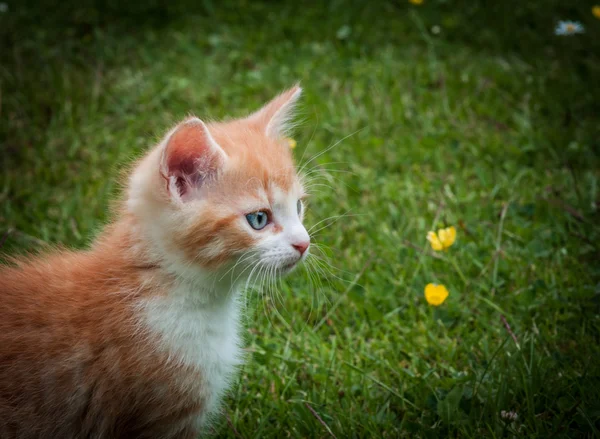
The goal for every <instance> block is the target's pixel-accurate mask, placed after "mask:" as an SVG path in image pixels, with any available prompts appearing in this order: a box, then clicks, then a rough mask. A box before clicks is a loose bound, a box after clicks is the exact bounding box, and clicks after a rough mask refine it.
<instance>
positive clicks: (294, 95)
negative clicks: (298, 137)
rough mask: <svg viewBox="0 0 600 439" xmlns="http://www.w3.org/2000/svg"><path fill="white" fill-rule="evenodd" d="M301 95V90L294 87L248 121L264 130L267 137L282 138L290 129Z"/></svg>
mask: <svg viewBox="0 0 600 439" xmlns="http://www.w3.org/2000/svg"><path fill="white" fill-rule="evenodd" d="M301 94H302V88H300V86H299V85H295V86H294V87H292V88H290V89H289V90H286V91H284V92H283V93H281V94H280V95H279V96H277V97H276V98H274V99H273V100H272V101H270V102H269V103H268V104H266V105H265V106H264V107H262V108H261V109H260V110H258V111H257V112H256V113H254V114H252V115H251V116H250V117H249V120H250V121H252V122H255V123H258V124H259V125H260V126H261V128H263V129H264V130H265V132H266V134H267V136H269V137H273V138H280V137H283V136H285V135H286V134H287V131H288V130H289V128H290V121H291V119H292V116H293V113H294V107H295V106H296V102H297V101H298V98H300V95H301Z"/></svg>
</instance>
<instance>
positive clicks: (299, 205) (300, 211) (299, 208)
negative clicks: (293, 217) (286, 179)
mask: <svg viewBox="0 0 600 439" xmlns="http://www.w3.org/2000/svg"><path fill="white" fill-rule="evenodd" d="M296 208H297V209H298V216H300V214H301V213H302V200H298V204H297V205H296Z"/></svg>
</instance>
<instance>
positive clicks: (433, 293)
mask: <svg viewBox="0 0 600 439" xmlns="http://www.w3.org/2000/svg"><path fill="white" fill-rule="evenodd" d="M447 297H448V290H447V289H446V287H445V286H443V285H437V284H427V286H426V287H425V300H427V303H429V304H430V305H433V306H440V305H441V304H442V303H444V301H445V300H446V298H447Z"/></svg>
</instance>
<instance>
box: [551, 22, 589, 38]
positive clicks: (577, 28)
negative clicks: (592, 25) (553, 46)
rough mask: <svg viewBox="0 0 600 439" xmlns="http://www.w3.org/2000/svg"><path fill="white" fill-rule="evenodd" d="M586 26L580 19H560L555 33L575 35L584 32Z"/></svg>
mask: <svg viewBox="0 0 600 439" xmlns="http://www.w3.org/2000/svg"><path fill="white" fill-rule="evenodd" d="M584 30H585V29H584V27H583V25H582V24H581V23H579V22H578V21H559V22H558V24H557V25H556V28H555V29H554V34H555V35H575V34H582V33H583V31H584Z"/></svg>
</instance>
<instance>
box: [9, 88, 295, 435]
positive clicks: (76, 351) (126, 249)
mask: <svg viewBox="0 0 600 439" xmlns="http://www.w3.org/2000/svg"><path fill="white" fill-rule="evenodd" d="M298 94H299V88H298V87H295V88H293V89H291V90H290V91H288V92H286V93H284V94H282V95H280V96H279V97H277V98H276V99H274V100H273V101H272V102H271V103H269V104H267V106H265V107H264V108H263V109H262V110H260V111H258V112H257V113H255V114H254V115H251V116H250V117H248V118H246V119H241V120H235V121H230V122H220V123H212V124H209V125H207V126H206V125H204V124H202V123H201V122H200V121H198V120H189V119H188V120H186V121H184V122H183V123H182V124H180V125H178V126H177V127H176V128H175V129H174V130H172V131H171V132H170V133H169V134H168V135H167V137H166V138H165V140H164V141H163V142H161V143H160V144H159V145H157V146H156V147H155V148H154V149H153V150H151V151H150V152H149V153H148V154H147V155H146V157H144V158H143V159H142V160H140V162H139V163H138V164H137V165H136V167H135V169H134V170H133V171H132V173H131V175H130V181H129V184H128V187H127V193H126V197H125V200H124V201H123V203H122V205H121V207H120V208H119V209H118V213H117V218H116V220H115V221H114V223H113V224H111V225H110V226H108V227H107V228H106V230H105V231H104V232H103V233H102V234H101V235H100V237H99V238H98V239H97V240H96V242H95V243H94V244H93V245H92V247H91V248H90V249H88V250H85V251H79V252H74V251H57V252H54V253H50V254H44V255H40V256H36V257H29V258H21V259H14V260H13V261H12V263H11V265H8V266H4V267H0V302H1V304H2V305H1V306H0V438H170V437H178V438H179V437H183V438H188V437H189V438H192V437H196V435H197V434H198V432H199V431H200V423H201V422H200V421H199V419H204V418H203V416H204V415H205V412H206V411H207V410H208V408H207V407H208V405H209V404H212V402H211V401H213V399H214V395H213V394H211V390H210V386H209V384H210V383H209V382H208V381H207V380H208V379H209V377H208V376H207V375H206V374H204V373H203V371H202V368H201V367H196V366H195V365H194V364H191V363H189V362H186V361H183V358H184V357H183V356H182V357H181V359H178V358H179V357H178V355H179V354H178V351H177V350H173V351H171V350H169V348H168V345H167V344H165V343H166V342H165V340H168V339H169V334H168V333H159V332H156V331H154V329H152V328H151V327H150V326H148V325H147V324H146V323H145V320H144V318H143V317H142V310H143V309H145V308H143V306H147V304H148V303H154V302H153V301H157V300H163V301H166V302H165V303H170V302H169V300H171V299H170V298H171V296H172V295H173V294H175V293H174V292H175V291H179V290H178V288H179V289H181V288H182V287H181V286H182V285H187V284H186V282H188V280H190V279H191V280H192V281H193V280H194V279H196V277H197V276H201V275H202V276H206V275H207V274H206V273H208V275H210V274H211V273H220V272H221V271H222V270H224V269H225V268H226V267H229V266H231V264H232V263H233V262H235V261H236V260H239V257H240V255H243V254H244V253H245V252H248V251H249V250H251V249H252V248H253V247H254V246H255V245H256V244H257V242H258V241H259V239H260V236H261V235H259V234H256V233H255V234H252V233H253V232H251V231H249V229H248V225H247V224H245V225H244V222H243V220H244V218H245V217H244V215H245V214H247V213H249V212H246V211H244V209H245V208H246V207H244V206H249V205H252V206H255V205H256V206H257V207H256V209H259V208H263V206H262V205H261V203H275V202H276V201H275V196H276V192H277V191H284V192H286V193H287V192H288V191H292V190H296V189H297V187H298V186H299V184H300V183H299V181H298V178H297V176H296V173H295V170H294V164H293V161H292V156H291V153H290V151H289V149H288V148H287V147H286V146H285V145H283V142H282V139H281V132H280V131H278V128H280V125H281V124H282V123H283V122H285V120H284V119H286V117H287V112H288V111H289V110H288V109H287V108H286V106H288V105H289V103H290V102H291V101H293V100H295V99H296V98H297V96H298ZM278 124H279V125H278ZM294 188H296V189H294ZM265 196H266V198H267V200H265V199H264V198H265ZM282 230H283V226H282V225H281V224H280V223H279V222H277V219H275V220H274V225H273V227H272V233H273V235H278V234H281V233H282ZM294 245H295V244H294V243H293V242H292V246H294ZM188 278H189V279H188ZM191 285H195V284H193V283H192V284H191ZM223 291H225V293H223V297H222V298H218V299H213V298H211V297H206V298H202V300H203V302H202V303H203V304H204V303H208V301H210V300H216V301H217V302H219V301H225V300H228V299H227V298H226V296H227V294H226V291H227V290H223ZM191 293H192V294H195V293H194V289H193V288H192V289H191ZM198 294H200V293H198ZM173 300H175V299H173ZM161 303H162V302H161ZM174 303H175V302H174ZM219 303H220V302H219ZM144 304H146V305H144ZM201 351H202V346H200V352H201ZM200 366H202V365H201V364H200Z"/></svg>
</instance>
